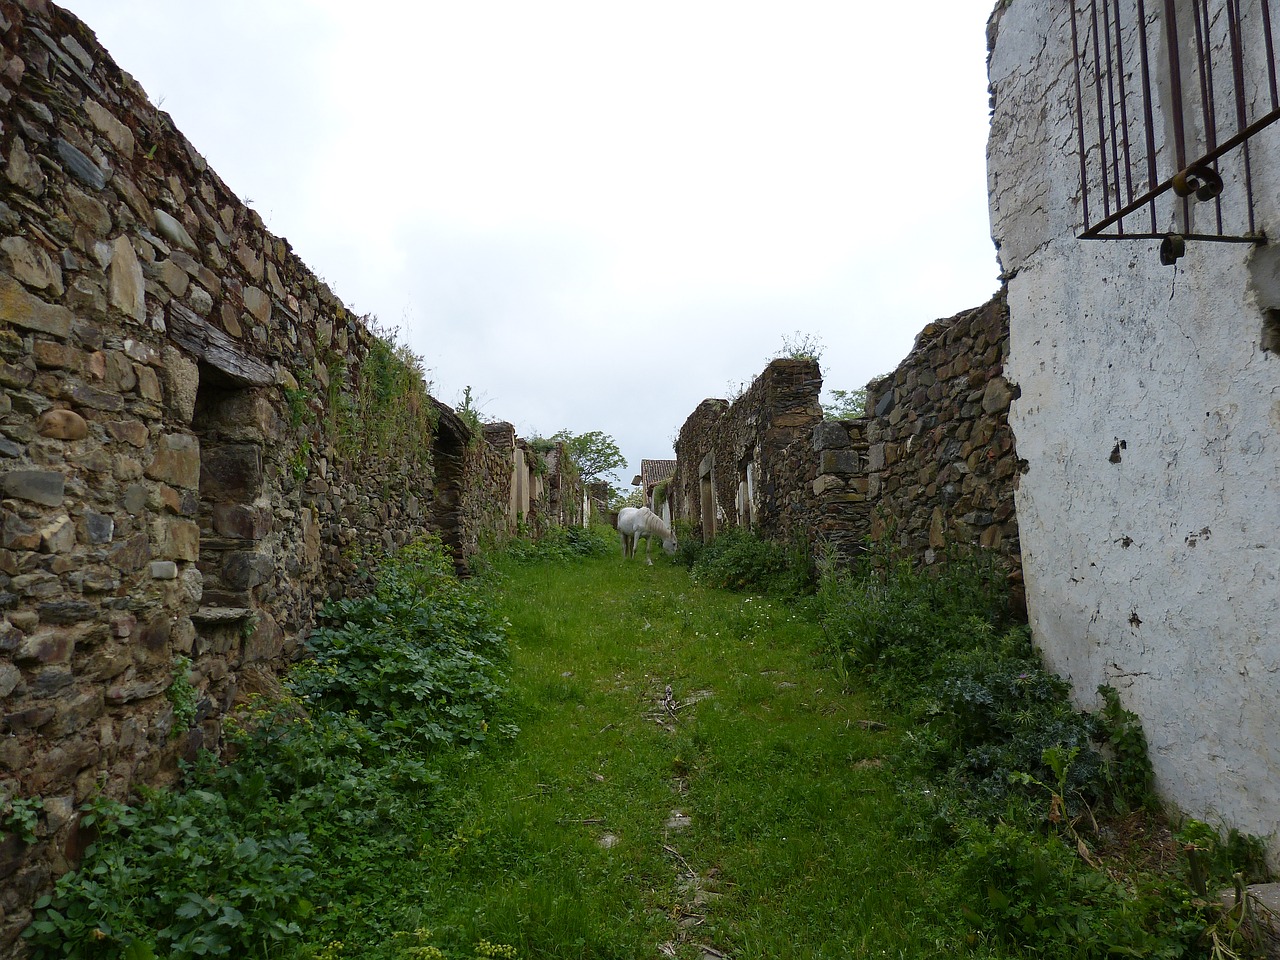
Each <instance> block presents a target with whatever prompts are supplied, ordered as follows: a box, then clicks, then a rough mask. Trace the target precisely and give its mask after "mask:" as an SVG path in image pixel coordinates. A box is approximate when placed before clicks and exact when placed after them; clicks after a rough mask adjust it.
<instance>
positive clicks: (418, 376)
mask: <svg viewBox="0 0 1280 960" xmlns="http://www.w3.org/2000/svg"><path fill="white" fill-rule="evenodd" d="M371 331H372V334H373V335H372V338H371V339H370V342H369V350H368V353H367V354H366V355H365V358H364V360H363V362H361V363H360V364H359V366H358V367H357V368H355V369H352V368H351V367H350V366H348V365H347V364H346V363H345V362H340V363H337V364H334V365H332V366H333V369H332V370H331V372H330V392H329V393H330V395H329V412H330V418H331V421H332V426H333V429H334V432H335V434H336V436H337V443H338V447H339V449H340V450H341V451H342V452H343V454H344V455H346V456H349V457H362V456H367V455H369V454H376V455H378V456H387V457H397V458H400V459H406V460H411V461H414V462H417V463H421V464H426V463H429V462H430V459H431V441H432V437H433V436H434V433H435V429H436V425H437V423H438V420H439V415H438V414H437V413H436V409H435V406H434V404H433V403H432V401H431V398H430V382H429V381H428V379H427V370H426V363H425V361H424V360H423V359H422V357H420V356H419V355H418V354H416V353H414V352H413V350H412V349H410V348H409V346H408V345H407V344H404V343H400V342H399V340H398V339H397V335H396V331H395V330H391V329H386V328H382V327H380V326H379V325H378V324H377V323H376V321H371ZM349 373H350V374H354V381H355V382H354V384H353V385H352V384H348V385H346V389H343V387H342V384H343V376H344V375H347V374H349ZM335 385H338V386H337V387H336V388H335Z"/></svg>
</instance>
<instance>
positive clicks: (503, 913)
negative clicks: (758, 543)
mask: <svg viewBox="0 0 1280 960" xmlns="http://www.w3.org/2000/svg"><path fill="white" fill-rule="evenodd" d="M497 575H498V576H499V577H500V578H501V589H500V590H499V592H498V603H499V607H500V609H501V611H502V613H503V614H504V615H505V616H506V617H507V618H508V619H509V621H510V624H511V626H510V630H509V635H510V638H511V641H512V678H513V686H514V701H515V713H516V716H515V720H516V722H517V723H519V725H520V727H521V731H522V732H521V734H520V736H519V738H518V739H517V740H516V741H515V742H514V743H512V744H510V745H508V746H505V747H503V748H502V754H503V755H501V756H499V757H496V758H495V759H494V760H493V761H492V762H484V763H480V764H477V765H474V766H473V767H472V768H471V769H470V770H468V771H467V774H466V782H465V786H464V787H463V788H462V789H461V791H460V793H459V796H458V798H457V799H456V801H455V803H456V808H455V810H454V812H453V817H454V822H453V824H452V827H453V830H454V831H455V833H456V835H457V836H458V837H460V838H462V839H461V840H460V843H459V845H458V849H454V848H450V849H448V850H445V851H444V852H442V853H441V855H440V856H439V857H438V858H437V859H436V861H435V863H434V864H433V869H432V874H431V876H430V877H429V879H428V886H427V887H426V888H425V889H424V891H423V893H424V895H423V897H422V902H423V904H424V917H423V922H424V925H425V926H428V927H431V928H433V929H438V930H451V929H452V930H457V931H459V933H461V934H462V936H461V937H460V940H468V939H473V938H475V937H477V936H485V937H488V938H489V939H490V940H493V941H501V942H504V943H510V944H512V945H514V946H516V947H517V949H518V950H519V951H520V955H521V956H527V957H538V958H541V957H565V958H568V957H639V956H656V955H659V954H658V953H657V950H658V948H659V945H662V944H668V945H670V947H671V948H674V949H675V951H676V954H675V955H677V956H680V957H701V956H702V952H701V950H700V948H699V946H700V945H706V946H710V947H713V948H715V949H717V950H720V951H722V952H724V953H726V954H729V955H732V956H734V957H741V958H746V957H805V958H816V957H844V956H849V955H851V954H852V955H864V956H910V957H916V956H924V955H928V954H929V953H931V952H932V951H933V950H934V949H935V946H936V945H935V942H934V941H935V937H936V932H935V931H934V930H932V929H930V928H928V927H927V926H926V925H925V924H923V923H921V922H919V921H916V920H913V919H912V917H913V915H918V910H916V909H915V908H914V907H913V906H912V905H918V904H919V901H920V900H921V896H922V894H921V889H922V885H924V884H927V881H928V874H929V872H930V869H931V865H930V864H929V863H928V862H927V861H925V860H924V859H923V858H918V859H917V860H915V861H913V860H912V854H911V853H910V851H909V850H908V849H907V848H906V845H905V844H903V843H902V842H901V841H899V840H896V839H895V832H894V828H893V824H894V821H895V819H896V818H897V817H898V816H899V815H900V810H899V801H898V799H897V797H898V795H897V792H896V788H895V785H894V782H893V779H892V777H891V776H890V773H889V771H888V770H887V768H886V767H885V766H884V764H885V760H884V757H885V755H886V754H887V753H889V752H891V751H892V748H893V746H894V744H895V740H896V736H897V734H896V733H895V732H894V731H892V730H891V731H889V732H884V731H881V732H875V731H872V730H867V729H864V728H863V727H862V726H861V725H860V724H859V721H860V720H867V719H876V720H883V719H884V718H883V716H881V715H880V714H879V713H878V712H877V711H876V710H875V709H874V708H873V707H872V706H871V705H870V704H869V702H868V701H867V699H866V698H865V697H864V696H862V695H859V694H856V693H851V692H849V691H848V690H845V689H842V688H841V687H840V685H839V684H838V683H837V681H836V680H835V678H834V677H833V675H832V674H831V673H830V671H829V670H827V669H826V668H825V667H824V666H823V664H821V663H820V662H819V661H818V660H817V659H816V655H815V651H816V650H818V649H819V648H820V646H821V643H820V638H819V634H818V628H817V626H816V625H815V624H814V623H813V622H811V621H810V620H807V619H805V618H803V617H801V616H799V615H798V614H796V613H795V612H794V610H793V609H792V608H790V607H788V606H787V605H785V604H782V603H778V602H775V601H771V600H768V599H763V598H759V597H749V596H742V595H739V594H728V593H724V592H722V591H717V590H709V589H703V588H701V587H698V586H696V585H694V584H693V583H691V581H690V579H689V575H688V574H687V572H685V571H684V570H683V569H680V568H678V567H676V566H674V565H671V564H668V563H666V562H659V563H657V564H656V565H655V566H653V567H646V566H643V565H641V564H638V563H624V562H623V561H622V560H621V558H619V557H614V556H609V557H599V558H591V559H587V560H583V561H580V562H577V563H572V564H554V565H542V566H529V565H524V564H522V565H520V566H518V567H517V566H512V565H507V566H504V565H502V564H501V563H499V565H498V567H497ZM668 686H669V687H670V689H671V701H673V702H674V705H675V708H674V711H672V709H671V708H669V707H668V706H667V705H666V704H665V703H664V700H665V698H666V691H667V688H668ZM891 726H892V722H891ZM677 813H678V814H682V815H683V816H684V817H685V818H687V820H688V825H687V826H682V827H678V828H677V827H671V826H669V825H668V824H669V822H670V821H672V819H673V817H675V815H676V814H677ZM604 844H611V845H610V846H607V847H606V846H605V845H604Z"/></svg>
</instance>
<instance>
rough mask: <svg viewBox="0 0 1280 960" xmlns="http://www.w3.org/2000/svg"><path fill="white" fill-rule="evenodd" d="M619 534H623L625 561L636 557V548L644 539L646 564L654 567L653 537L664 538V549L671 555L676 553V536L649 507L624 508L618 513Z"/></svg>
mask: <svg viewBox="0 0 1280 960" xmlns="http://www.w3.org/2000/svg"><path fill="white" fill-rule="evenodd" d="M618 532H619V533H620V534H622V556H623V558H624V559H628V558H631V557H634V556H635V555H636V547H638V546H640V538H641V537H644V538H645V540H644V559H645V563H647V564H649V566H653V561H652V560H650V559H649V541H650V540H651V539H652V538H653V537H661V538H662V549H663V550H665V551H667V553H669V554H674V553H675V552H676V535H675V534H674V533H672V532H671V528H670V527H669V526H667V524H666V523H665V522H664V521H663V519H662V518H661V517H660V516H658V515H657V514H656V513H654V512H653V511H652V510H650V509H649V508H648V507H623V508H622V509H621V510H619V511H618Z"/></svg>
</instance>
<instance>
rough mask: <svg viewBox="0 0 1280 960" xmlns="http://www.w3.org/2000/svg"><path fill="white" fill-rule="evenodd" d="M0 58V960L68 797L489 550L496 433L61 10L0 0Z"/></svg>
mask: <svg viewBox="0 0 1280 960" xmlns="http://www.w3.org/2000/svg"><path fill="white" fill-rule="evenodd" d="M0 42H2V45H3V46H2V50H0V159H2V161H3V166H2V168H0V388H2V392H0V497H2V499H0V611H2V613H3V620H2V621H0V736H2V739H0V794H2V795H3V797H4V798H6V799H7V798H8V797H12V796H24V797H38V798H40V799H41V800H42V802H43V811H44V812H43V814H42V819H41V822H40V826H39V831H38V832H39V840H38V842H37V843H36V844H35V845H33V846H30V847H28V846H26V845H24V844H23V842H22V841H21V839H20V838H18V837H17V836H16V835H0V953H2V952H5V951H7V950H8V949H9V947H10V945H11V944H12V942H13V938H14V936H15V935H16V934H17V932H18V930H20V929H21V927H22V926H24V925H25V923H26V922H27V919H28V917H29V914H28V912H27V907H28V905H29V903H30V902H31V900H32V899H33V896H34V895H35V893H36V892H37V891H39V890H42V889H44V888H46V887H47V886H48V884H49V882H50V880H51V877H52V876H53V875H55V874H56V873H57V872H59V871H62V870H64V869H66V867H67V866H68V864H69V862H71V861H72V860H74V858H75V856H76V852H77V841H76V831H75V823H76V810H77V808H78V807H79V805H80V804H81V803H82V802H83V801H84V800H85V799H86V798H87V797H89V796H90V795H92V794H94V793H96V792H98V791H104V792H106V793H108V794H110V795H112V796H116V797H124V796H126V795H127V794H128V792H129V791H130V789H131V788H132V787H133V786H134V785H136V784H138V783H148V784H158V783H163V782H166V781H168V780H170V779H172V777H173V776H174V775H175V771H176V761H177V759H178V758H179V757H181V756H184V755H186V756H190V755H192V754H193V753H194V751H195V750H197V749H198V748H200V747H202V746H203V747H212V748H216V747H218V745H219V744H220V742H221V718H222V716H223V714H224V712H225V711H226V710H227V709H228V707H229V706H230V705H231V704H232V703H233V702H235V700H236V699H237V697H238V696H241V695H242V694H243V692H244V691H246V690H250V689H254V688H260V687H262V686H263V685H264V684H269V683H270V674H272V673H274V672H275V671H278V670H279V669H280V668H282V667H283V666H284V665H285V664H286V663H287V662H288V661H290V660H291V659H292V658H294V657H296V656H298V655H299V653H300V643H301V641H302V640H303V639H304V638H305V636H306V634H307V632H308V629H309V627H310V625H311V622H312V617H313V611H314V610H315V608H316V606H317V604H318V603H319V602H320V601H322V600H323V599H325V598H326V597H328V596H341V595H346V594H349V593H352V592H354V591H356V590H359V589H361V587H362V586H363V580H362V578H363V577H364V576H365V574H364V573H363V571H364V570H365V568H366V566H367V563H368V561H369V560H370V559H371V558H375V557H377V556H379V555H381V554H382V553H384V552H385V551H387V550H389V549H393V548H395V547H398V546H401V545H403V544H404V543H406V542H408V541H409V540H411V539H413V538H416V537H419V536H421V535H423V534H426V533H436V534H438V535H439V536H440V537H441V538H442V539H443V540H444V542H445V543H446V544H447V545H448V546H449V547H450V548H451V549H452V550H453V552H454V555H455V559H456V560H457V561H458V563H459V565H460V566H462V567H465V565H466V561H467V558H468V557H469V556H470V554H471V553H472V552H474V550H475V549H476V546H477V544H478V543H479V542H480V541H482V540H485V539H495V538H498V537H500V536H504V535H506V534H507V531H508V529H509V524H508V520H509V514H508V511H507V509H506V507H507V504H508V501H509V497H510V495H511V491H512V489H513V483H512V478H513V469H512V463H513V458H514V453H513V451H514V450H515V449H516V444H515V441H514V440H512V442H511V443H508V444H507V445H506V446H505V447H504V446H502V445H501V444H499V445H498V446H497V447H495V446H493V445H491V444H489V443H487V442H485V440H484V439H483V438H481V437H478V436H475V435H473V433H472V431H471V429H470V428H469V427H468V425H467V424H466V423H465V422H464V421H463V420H462V419H461V418H460V417H459V416H458V415H457V414H456V413H454V412H453V411H452V410H450V409H449V408H448V407H446V406H444V405H443V404H440V403H438V402H437V401H435V400H434V399H432V398H430V397H429V396H427V395H426V393H425V387H424V386H423V384H422V382H421V378H420V376H419V371H418V369H417V366H416V363H415V361H414V358H413V357H412V356H411V355H410V354H407V352H406V351H404V350H402V349H400V350H398V349H397V348H396V347H395V346H394V344H390V343H388V342H387V341H385V340H382V339H379V338H378V337H376V336H374V335H373V334H371V333H370V331H369V329H368V328H367V326H366V324H365V323H364V322H362V321H361V320H360V319H359V318H358V317H356V316H355V315H353V314H352V313H351V312H350V311H349V310H348V309H347V308H346V307H344V306H343V304H342V303H341V302H340V301H339V300H338V299H337V298H336V297H335V296H334V295H333V294H332V293H331V292H330V290H329V289H328V288H327V287H326V286H325V284H324V283H323V282H322V281H320V280H319V279H318V278H317V277H316V276H315V275H314V274H312V273H311V272H310V271H309V270H308V269H307V267H306V265H305V264H303V263H302V262H301V261H300V260H299V259H298V258H297V257H296V256H295V255H294V254H293V252H292V250H291V249H290V247H289V244H288V243H287V242H286V241H285V240H283V239H281V238H279V237H275V236H273V235H272V234H271V233H269V232H268V231H266V230H265V229H264V227H263V224H262V221H261V219H260V218H259V217H258V215H257V214H256V213H255V212H254V211H253V210H251V209H249V208H247V207H246V206H245V205H244V204H242V203H241V202H240V201H239V200H238V199H237V197H236V194H235V192H234V191H233V190H232V189H230V188H229V187H228V186H227V185H226V184H225V183H223V181H222V180H221V179H220V178H219V177H218V176H217V174H216V173H214V172H213V171H212V170H210V169H209V168H208V167H207V165H206V164H205V162H204V160H203V158H202V157H201V156H200V154H199V153H198V152H197V151H196V150H195V148H194V147H193V146H192V145H191V144H190V143H189V142H188V141H187V140H186V139H185V138H184V137H183V136H182V134H181V133H180V132H179V131H177V130H176V129H175V128H174V125H173V123H172V121H171V120H170V118H169V117H168V116H167V115H166V114H164V113H161V112H159V111H158V110H156V109H155V108H154V107H153V106H152V105H151V104H150V103H149V102H148V100H147V97H146V95H145V93H144V92H143V91H142V90H141V89H140V88H139V87H138V86H137V85H136V83H134V82H133V80H132V79H131V78H129V77H128V76H127V75H126V74H124V73H122V72H121V71H120V70H119V68H118V67H117V66H116V65H115V64H114V63H112V62H111V60H110V59H109V58H108V56H107V54H106V53H105V52H104V51H103V50H102V48H101V47H100V46H99V45H98V43H97V42H96V40H95V38H94V37H93V35H92V33H91V32H90V31H89V30H88V29H87V28H86V27H85V26H84V25H83V24H82V23H80V22H79V21H78V20H76V19H75V18H74V17H73V16H72V15H70V14H69V13H67V12H65V11H63V10H60V9H59V8H57V7H54V6H52V5H50V4H46V3H44V2H43V0H24V2H21V3H19V2H14V0H0ZM530 494H531V495H530ZM526 495H530V504H531V505H533V506H532V507H526V510H529V509H533V508H536V505H537V504H538V503H539V500H538V495H537V493H536V491H532V492H530V491H529V490H528V489H526ZM179 657H186V658H190V661H191V666H190V669H189V672H185V671H179V672H180V673H182V672H185V677H183V678H182V679H181V680H180V682H190V683H192V684H193V685H194V686H195V688H196V689H197V691H198V695H199V714H198V717H197V721H196V724H195V726H194V727H193V729H190V730H179V729H174V727H173V711H172V708H171V705H170V703H169V700H168V698H167V697H166V691H167V689H168V688H169V686H170V685H171V684H172V683H173V682H174V677H175V669H177V666H176V665H177V664H178V663H179V661H178V659H177V658H179Z"/></svg>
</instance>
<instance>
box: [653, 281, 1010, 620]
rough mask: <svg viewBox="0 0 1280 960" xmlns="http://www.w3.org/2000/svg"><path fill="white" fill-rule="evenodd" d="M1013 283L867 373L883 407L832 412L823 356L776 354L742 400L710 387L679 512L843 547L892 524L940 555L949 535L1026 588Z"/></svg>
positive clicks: (688, 458)
mask: <svg viewBox="0 0 1280 960" xmlns="http://www.w3.org/2000/svg"><path fill="white" fill-rule="evenodd" d="M1007 352H1008V312H1007V309H1006V306H1005V298H1004V295H1003V293H1001V294H998V295H997V296H996V297H995V298H993V299H992V300H991V301H990V302H989V303H987V304H985V305H983V306H981V307H978V308H976V309H974V310H967V311H964V312H963V313H960V314H957V315H956V316H954V317H951V318H950V319H947V320H940V321H937V322H936V323H931V324H929V325H928V326H927V327H925V329H924V330H923V331H921V333H920V335H919V336H918V337H917V338H916V343H915V346H914V348H913V349H912V351H911V353H910V355H908V356H907V358H906V359H905V360H903V362H902V363H901V364H900V365H899V366H898V367H897V369H896V370H894V371H893V373H891V374H889V375H887V376H885V377H882V378H880V379H879V380H877V381H875V382H874V383H872V384H870V385H869V387H868V392H869V395H870V397H871V403H872V407H873V413H872V415H871V416H869V417H866V418H862V419H856V420H844V421H824V420H823V419H822V410H821V407H820V406H819V404H818V394H819V391H820V390H821V386H822V378H821V374H820V371H819V370H818V366H817V364H816V363H815V362H813V361H795V360H775V361H773V362H772V363H771V364H770V365H769V366H768V368H766V370H765V371H764V372H763V373H762V374H761V375H760V377H758V378H757V379H756V380H755V382H753V383H752V384H751V386H750V388H749V389H748V390H747V392H746V393H744V394H743V396H742V397H740V398H739V399H738V400H736V401H735V402H734V403H732V404H729V403H727V402H726V401H724V400H704V401H703V402H702V404H701V405H699V407H698V408H697V410H695V411H694V412H693V413H692V414H691V415H690V416H689V418H688V420H686V421H685V424H684V426H683V427H682V428H681V430H680V434H679V438H678V439H677V442H676V457H677V468H676V480H675V481H674V484H673V487H674V489H675V504H676V515H677V516H678V517H680V518H681V519H682V520H684V521H686V522H688V523H690V524H691V525H692V526H693V528H694V530H695V531H696V532H697V533H698V534H700V535H701V536H703V537H704V539H708V538H709V537H710V536H712V535H714V533H715V532H716V531H717V530H720V529H724V528H726V527H749V528H751V529H754V530H756V531H758V532H759V533H760V534H761V535H762V536H766V537H769V538H773V539H780V540H791V541H798V542H804V543H808V544H810V545H811V546H813V547H817V546H819V545H829V546H831V547H833V548H835V550H836V551H837V554H838V555H839V556H840V557H841V558H843V559H844V560H846V561H847V560H849V559H852V558H853V557H854V556H856V555H857V553H858V552H859V551H860V549H861V547H862V545H863V543H864V542H865V540H866V538H867V537H869V536H870V537H876V538H880V537H886V536H891V537H892V538H893V540H894V542H895V543H896V544H897V545H898V546H899V547H901V548H902V549H903V550H905V551H906V552H907V553H908V554H910V555H914V556H916V557H918V558H920V560H921V561H922V562H925V563H932V562H934V561H935V560H936V559H938V558H939V557H940V556H941V551H942V549H943V548H944V547H946V546H947V545H949V544H971V545H977V546H982V547H987V548H991V549H994V550H996V551H998V552H1000V553H1001V554H1002V555H1003V556H1005V557H1006V558H1007V559H1008V562H1009V566H1010V568H1011V571H1012V574H1011V575H1012V576H1013V578H1014V580H1015V581H1016V582H1015V593H1018V594H1019V595H1020V591H1019V590H1018V583H1017V581H1019V573H1018V570H1019V564H1018V527H1017V521H1016V518H1015V516H1014V506H1013V497H1014V490H1015V489H1016V486H1017V481H1018V459H1017V454H1016V452H1015V449H1014V442H1013V434H1012V431H1011V430H1010V428H1009V423H1008V417H1007V412H1008V407H1009V401H1010V399H1011V398H1012V396H1013V395H1014V393H1015V391H1014V389H1013V388H1011V387H1010V386H1009V384H1008V383H1007V382H1006V381H1005V380H1004V377H1003V369H1004V368H1003V364H1004V359H1005V356H1006V354H1007Z"/></svg>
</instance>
